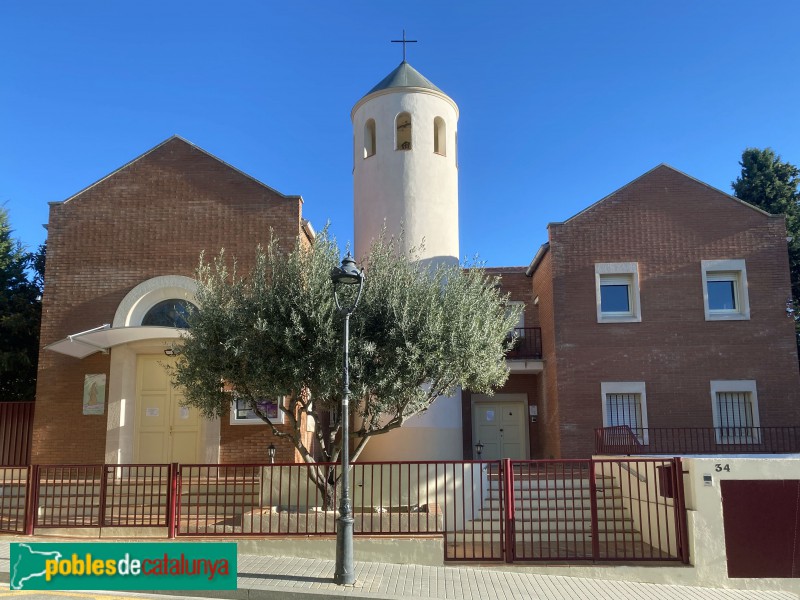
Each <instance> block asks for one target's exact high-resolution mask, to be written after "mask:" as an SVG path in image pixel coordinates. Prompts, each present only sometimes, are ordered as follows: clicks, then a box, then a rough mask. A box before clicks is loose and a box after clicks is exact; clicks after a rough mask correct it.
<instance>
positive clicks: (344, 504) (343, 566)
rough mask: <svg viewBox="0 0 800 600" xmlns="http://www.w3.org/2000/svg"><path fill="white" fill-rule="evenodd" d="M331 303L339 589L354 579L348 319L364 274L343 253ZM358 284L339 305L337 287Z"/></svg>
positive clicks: (336, 578) (336, 579)
mask: <svg viewBox="0 0 800 600" xmlns="http://www.w3.org/2000/svg"><path fill="white" fill-rule="evenodd" d="M331 281H333V299H334V300H335V302H336V309H337V310H338V311H339V314H340V315H342V316H343V317H344V361H343V365H342V381H343V389H342V412H341V418H342V495H341V501H340V502H339V528H338V530H337V531H336V571H335V573H334V576H333V580H334V582H335V583H338V584H339V585H353V584H354V583H355V581H356V575H355V571H354V568H353V509H352V507H351V506H350V364H349V358H350V340H349V337H350V315H352V314H353V312H354V311H355V310H356V306H358V301H359V300H360V299H361V292H362V291H363V290H364V272H363V271H360V270H359V269H358V267H356V261H354V260H353V257H352V256H350V253H349V252H348V253H347V256H345V257H344V259H342V266H341V267H334V268H333V270H332V271H331ZM356 284H358V293H357V294H356V298H355V301H354V302H353V304H352V305H350V306H342V305H341V304H340V303H339V295H338V293H337V291H338V286H340V285H356Z"/></svg>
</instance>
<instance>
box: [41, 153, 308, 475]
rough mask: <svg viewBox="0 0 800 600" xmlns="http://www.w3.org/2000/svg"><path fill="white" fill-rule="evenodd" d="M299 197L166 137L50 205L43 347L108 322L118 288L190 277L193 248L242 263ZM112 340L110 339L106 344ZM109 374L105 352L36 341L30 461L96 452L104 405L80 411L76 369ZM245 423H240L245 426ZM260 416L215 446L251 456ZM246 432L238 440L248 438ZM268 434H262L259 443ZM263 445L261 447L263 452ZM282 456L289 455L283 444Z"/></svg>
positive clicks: (286, 235)
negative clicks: (67, 352) (81, 355)
mask: <svg viewBox="0 0 800 600" xmlns="http://www.w3.org/2000/svg"><path fill="white" fill-rule="evenodd" d="M301 207H302V199H301V198H300V197H299V196H284V195H282V194H280V193H279V192H276V191H275V190H272V189H270V188H268V187H267V186H265V185H263V184H261V183H259V182H258V181H255V180H254V179H252V178H250V177H248V176H247V175H245V174H243V173H241V172H239V171H237V170H236V169H234V168H232V167H230V166H229V165H227V164H225V163H223V162H221V161H220V160H218V159H216V158H214V157H213V156H211V155H209V154H207V153H206V152H204V151H203V150H201V149H199V148H197V147H195V146H193V145H191V144H189V143H188V142H186V141H184V140H182V139H180V138H177V137H173V138H170V139H169V140H167V141H166V142H164V143H163V144H161V145H159V146H157V147H156V148H154V149H153V150H151V151H149V152H148V153H146V154H144V155H142V156H141V157H139V158H138V159H136V160H134V161H132V162H131V163H129V164H128V165H126V166H124V167H122V168H121V169H119V170H118V171H116V172H114V173H112V174H111V175H109V176H108V177H106V178H104V179H102V180H100V181H99V182H97V183H95V184H94V185H92V186H90V187H89V188H87V189H85V190H83V191H82V192H80V193H78V194H77V195H75V196H73V197H71V198H69V199H68V200H66V201H64V202H60V203H53V204H52V205H51V208H50V219H49V224H48V239H47V281H46V285H45V292H44V298H43V314H42V330H41V344H42V347H44V346H46V345H48V344H51V343H53V342H55V341H57V340H60V339H63V338H64V337H66V336H67V335H70V334H74V333H77V332H81V331H86V330H89V329H92V328H94V327H98V326H100V325H102V324H104V323H112V321H113V318H114V314H115V311H116V310H117V307H118V306H119V304H120V302H121V301H122V299H123V298H124V297H125V295H126V294H127V293H128V292H129V291H130V290H131V289H132V288H134V287H135V286H136V285H138V284H140V283H141V282H143V281H146V280H148V279H150V278H153V277H156V276H160V275H182V276H186V277H192V276H193V274H194V271H195V269H196V268H197V265H198V262H199V254H200V252H201V251H205V252H206V255H209V256H213V255H215V254H216V253H218V252H219V250H220V249H221V248H225V250H226V252H227V253H229V255H232V256H236V257H237V258H238V261H239V264H240V266H241V267H242V268H243V269H248V268H249V266H250V265H251V264H252V260H253V258H254V254H255V248H256V246H257V245H258V244H261V245H266V244H267V243H268V241H269V238H270V230H272V231H274V233H275V235H276V236H277V237H278V238H279V239H280V240H281V243H282V244H283V245H284V246H285V247H286V248H287V249H288V248H289V247H291V246H292V245H294V243H295V240H296V239H297V237H298V236H299V235H302V231H303V230H302V216H301ZM112 351H113V350H112ZM89 373H106V375H108V374H109V356H108V355H104V354H95V355H92V356H90V357H88V358H85V359H83V360H78V359H75V358H71V357H67V356H63V355H60V354H56V353H54V352H51V351H46V350H43V351H41V355H40V361H39V377H38V388H37V400H36V401H37V407H36V417H35V422H34V433H33V456H32V460H33V462H34V463H70V462H79V463H87V462H92V463H102V462H103V461H104V457H105V451H106V448H105V444H106V422H107V418H106V415H102V416H99V415H98V416H85V415H83V414H82V392H83V380H84V375H85V374H89ZM245 429H246V430H247V431H245ZM257 430H266V426H264V427H249V428H242V427H238V428H231V427H229V426H226V424H224V423H223V424H222V427H221V436H222V441H221V445H222V447H223V449H225V448H228V447H230V446H232V445H235V444H236V442H235V440H236V439H242V440H243V442H242V443H243V444H244V445H245V446H247V447H252V448H253V449H252V450H248V451H246V452H244V453H243V454H241V455H235V453H229V452H227V451H226V450H223V452H222V456H223V457H225V458H226V459H233V458H234V456H236V460H237V462H238V461H239V460H243V459H248V460H249V459H251V458H252V459H255V457H256V456H257V453H256V450H255V448H256V446H259V447H260V448H263V447H265V445H262V441H263V440H262V439H259V440H258V442H257V443H256V442H255V441H252V440H253V439H255V438H256V437H259V436H260V437H261V438H263V437H264V435H266V434H265V433H264V431H260V432H259V431H257ZM244 440H246V443H245V442H244ZM267 445H268V444H267ZM261 456H263V454H262V455H261ZM279 456H280V458H281V459H283V460H287V459H288V460H291V459H292V457H293V455H291V456H290V455H289V454H288V451H282V452H281V455H279Z"/></svg>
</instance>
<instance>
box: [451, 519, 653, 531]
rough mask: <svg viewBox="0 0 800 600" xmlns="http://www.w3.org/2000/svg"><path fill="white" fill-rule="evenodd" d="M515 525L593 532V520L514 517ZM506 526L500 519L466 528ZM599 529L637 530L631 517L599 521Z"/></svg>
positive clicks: (469, 524) (518, 527) (524, 528)
mask: <svg viewBox="0 0 800 600" xmlns="http://www.w3.org/2000/svg"><path fill="white" fill-rule="evenodd" d="M514 523H515V527H516V530H517V531H518V532H523V531H524V532H533V533H537V532H538V533H545V532H553V533H557V532H559V533H564V532H584V533H591V531H592V522H591V521H572V520H555V519H554V520H537V519H514ZM503 527H504V525H503V524H501V522H500V521H468V522H467V525H466V526H465V529H466V530H467V531H501V529H502V528H503ZM597 529H598V531H602V532H606V533H610V532H614V531H616V532H626V533H630V532H635V530H634V528H633V523H632V522H631V520H630V519H614V520H611V519H609V520H603V521H598V522H597ZM637 533H638V532H637Z"/></svg>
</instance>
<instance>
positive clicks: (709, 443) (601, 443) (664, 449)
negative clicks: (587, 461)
mask: <svg viewBox="0 0 800 600" xmlns="http://www.w3.org/2000/svg"><path fill="white" fill-rule="evenodd" d="M797 452H800V427H649V428H638V429H636V430H633V429H631V428H630V427H628V426H627V425H618V426H615V427H603V428H600V429H596V430H595V454H600V455H615V454H617V455H619V454H624V455H646V454H661V455H667V456H674V455H679V454H680V455H685V454H790V453H797Z"/></svg>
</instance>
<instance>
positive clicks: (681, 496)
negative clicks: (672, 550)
mask: <svg viewBox="0 0 800 600" xmlns="http://www.w3.org/2000/svg"><path fill="white" fill-rule="evenodd" d="M672 461H673V467H672V472H673V473H674V475H673V476H674V478H675V481H674V484H675V486H674V489H675V501H674V502H675V529H676V530H677V532H678V540H680V543H679V547H678V556H679V557H680V559H681V562H682V563H683V564H685V565H688V564H689V525H688V523H687V522H686V495H685V491H684V487H683V461H681V459H680V457H678V456H676V457H675V458H673V459H672Z"/></svg>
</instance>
